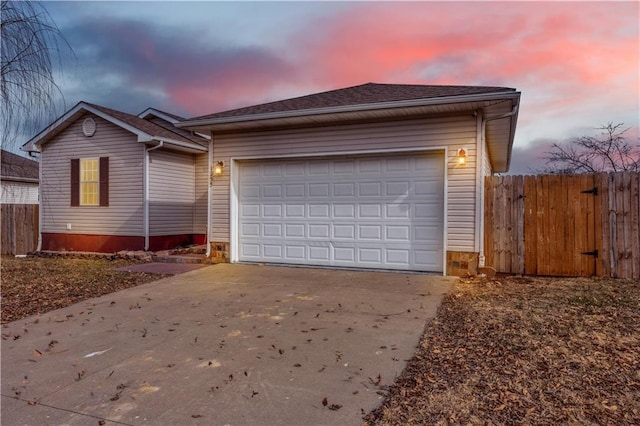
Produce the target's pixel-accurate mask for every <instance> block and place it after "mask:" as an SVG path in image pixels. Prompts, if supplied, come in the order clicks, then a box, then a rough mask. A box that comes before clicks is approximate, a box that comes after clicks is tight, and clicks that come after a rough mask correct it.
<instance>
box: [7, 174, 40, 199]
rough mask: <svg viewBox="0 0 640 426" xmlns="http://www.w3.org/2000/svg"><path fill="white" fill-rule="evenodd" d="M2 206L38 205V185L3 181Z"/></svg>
mask: <svg viewBox="0 0 640 426" xmlns="http://www.w3.org/2000/svg"><path fill="white" fill-rule="evenodd" d="M0 192H1V193H0V203H1V204H38V184H37V183H28V182H14V181H10V180H9V181H8V180H3V181H2V182H0Z"/></svg>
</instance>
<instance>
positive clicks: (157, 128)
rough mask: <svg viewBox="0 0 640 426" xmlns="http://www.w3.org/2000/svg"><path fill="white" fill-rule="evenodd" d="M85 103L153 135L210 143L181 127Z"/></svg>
mask: <svg viewBox="0 0 640 426" xmlns="http://www.w3.org/2000/svg"><path fill="white" fill-rule="evenodd" d="M85 104H87V105H90V106H92V107H94V108H95V109H97V110H99V111H102V112H104V113H105V114H108V115H110V116H112V117H114V118H117V119H118V120H120V121H122V122H125V123H127V124H129V125H131V126H133V127H135V128H137V129H140V130H142V131H143V132H145V133H148V134H150V135H153V136H157V137H162V138H167V139H174V140H179V141H183V142H195V143H197V144H199V145H202V146H207V144H208V143H207V141H206V140H204V139H203V138H200V137H198V136H194V135H190V134H189V133H188V132H185V131H184V130H181V129H177V128H176V131H172V130H170V129H168V128H166V127H165V126H161V125H159V124H156V123H153V122H151V121H149V120H145V119H143V118H140V117H138V116H137V115H132V114H127V113H126V112H122V111H118V110H115V109H111V108H107V107H103V106H101V105H96V104H91V103H89V102H85ZM175 117H177V116H175ZM183 120H184V119H183Z"/></svg>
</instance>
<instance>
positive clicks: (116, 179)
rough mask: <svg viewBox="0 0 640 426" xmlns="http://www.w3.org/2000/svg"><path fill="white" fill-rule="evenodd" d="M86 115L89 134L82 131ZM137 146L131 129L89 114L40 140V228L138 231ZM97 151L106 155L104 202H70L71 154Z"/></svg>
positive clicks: (140, 227) (139, 161)
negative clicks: (91, 123) (93, 125)
mask: <svg viewBox="0 0 640 426" xmlns="http://www.w3.org/2000/svg"><path fill="white" fill-rule="evenodd" d="M88 116H92V117H93V119H94V120H95V122H96V129H97V130H96V133H95V135H94V136H93V137H90V138H89V137H86V136H84V135H83V133H82V121H83V120H84V118H86V117H88ZM143 152H144V146H143V145H142V144H140V143H138V142H137V139H136V136H135V135H134V134H132V133H130V132H128V131H126V130H123V129H122V128H120V127H118V126H115V125H113V124H111V123H109V122H108V121H106V120H104V119H102V118H100V117H97V116H94V115H92V114H86V115H84V116H83V117H81V118H80V119H78V120H77V121H75V122H74V123H72V124H71V125H70V126H69V127H67V128H66V129H65V130H63V131H62V132H61V133H60V134H59V135H58V136H56V137H55V138H54V139H53V140H51V141H49V142H48V143H46V144H45V145H44V146H43V150H42V155H41V158H40V168H41V173H42V178H41V181H40V197H41V209H42V217H43V224H42V226H43V232H45V233H66V234H91V235H128V236H142V235H143V223H142V220H143V219H142V218H143V204H142V194H143V191H142V169H143ZM98 157H109V206H108V207H94V206H91V207H89V206H85V207H83V206H80V207H71V206H70V205H71V199H70V196H71V194H70V179H71V176H70V174H71V159H72V158H98ZM67 224H71V229H70V230H68V229H67Z"/></svg>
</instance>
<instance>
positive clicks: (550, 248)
mask: <svg viewBox="0 0 640 426" xmlns="http://www.w3.org/2000/svg"><path fill="white" fill-rule="evenodd" d="M485 188H486V193H485V236H484V238H485V244H484V247H485V259H486V263H487V265H490V266H493V267H494V268H496V270H497V271H499V272H507V273H518V274H519V273H526V274H538V275H577V276H592V275H598V276H612V277H626V278H640V173H637V172H623V173H610V174H606V173H603V174H595V175H579V176H557V175H546V176H544V175H543V176H525V177H522V176H499V177H495V176H494V177H488V178H486V184H485ZM593 188H597V189H598V192H597V194H594V193H593V192H589V191H592V189H593ZM585 191H587V192H585ZM594 250H597V251H598V257H594V256H590V255H587V254H583V253H586V252H593V251H594Z"/></svg>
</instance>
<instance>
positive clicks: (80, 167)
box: [71, 157, 109, 207]
mask: <svg viewBox="0 0 640 426" xmlns="http://www.w3.org/2000/svg"><path fill="white" fill-rule="evenodd" d="M108 205H109V157H100V158H74V159H72V160H71V206H72V207H77V206H102V207H106V206H108Z"/></svg>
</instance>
